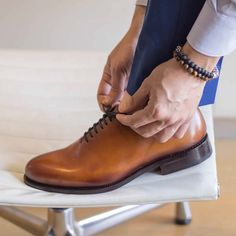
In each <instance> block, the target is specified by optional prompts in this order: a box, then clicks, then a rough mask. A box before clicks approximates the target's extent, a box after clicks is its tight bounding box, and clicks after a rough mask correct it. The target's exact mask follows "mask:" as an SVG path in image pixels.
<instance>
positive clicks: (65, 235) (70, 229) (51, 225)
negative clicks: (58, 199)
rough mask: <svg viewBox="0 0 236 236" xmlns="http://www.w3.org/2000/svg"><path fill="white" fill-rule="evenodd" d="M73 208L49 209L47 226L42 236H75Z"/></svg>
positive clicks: (76, 233)
mask: <svg viewBox="0 0 236 236" xmlns="http://www.w3.org/2000/svg"><path fill="white" fill-rule="evenodd" d="M76 235H79V234H78V232H77V229H76V227H75V219H74V209H73V208H49V209H48V225H47V229H46V232H45V234H44V236H76Z"/></svg>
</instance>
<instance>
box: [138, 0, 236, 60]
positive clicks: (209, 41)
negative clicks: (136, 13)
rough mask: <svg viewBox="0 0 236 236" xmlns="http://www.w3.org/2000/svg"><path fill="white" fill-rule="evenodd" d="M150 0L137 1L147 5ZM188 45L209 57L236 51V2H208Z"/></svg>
mask: <svg viewBox="0 0 236 236" xmlns="http://www.w3.org/2000/svg"><path fill="white" fill-rule="evenodd" d="M147 2H148V0H137V1H136V4H137V5H143V6H146V5H147ZM187 41H188V43H189V44H190V45H191V46H192V47H193V48H194V49H195V50H197V51H198V52H200V53H202V54H205V55H208V56H224V55H227V54H229V53H231V52H232V51H234V50H235V49H236V0H206V2H205V4H204V6H203V8H202V10H201V12H200V14H199V16H198V18H197V20H196V21H195V23H194V25H193V27H192V29H191V31H190V32H189V34H188V36H187Z"/></svg>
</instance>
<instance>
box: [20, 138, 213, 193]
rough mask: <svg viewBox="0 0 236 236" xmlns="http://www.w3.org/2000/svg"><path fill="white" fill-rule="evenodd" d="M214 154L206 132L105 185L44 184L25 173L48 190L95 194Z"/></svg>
mask: <svg viewBox="0 0 236 236" xmlns="http://www.w3.org/2000/svg"><path fill="white" fill-rule="evenodd" d="M211 154H212V148H211V144H210V141H209V138H208V135H207V134H206V135H205V137H204V138H203V139H202V140H201V141H200V142H199V143H197V144H196V145H194V146H192V147H190V148H188V149H186V150H184V151H181V152H177V153H174V154H171V155H168V156H164V157H162V158H161V159H160V158H159V159H158V160H156V161H153V162H151V163H149V164H146V165H145V166H143V167H141V168H139V169H137V170H136V171H135V172H133V173H131V174H130V175H128V176H126V177H125V178H123V179H121V180H119V181H117V182H114V183H111V184H107V185H103V186H94V187H61V186H54V185H47V184H42V183H39V182H36V181H33V180H31V179H30V178H28V177H27V176H26V175H24V182H25V184H27V185H29V186H31V187H33V188H37V189H41V190H44V191H48V192H57V193H67V194H95V193H103V192H108V191H111V190H114V189H117V188H119V187H121V186H123V185H125V184H127V183H128V182H130V181H131V180H133V179H135V178H137V177H138V176H140V175H142V174H144V173H145V172H151V171H158V172H159V173H160V174H161V175H167V174H170V173H173V172H176V171H179V170H183V169H186V168H189V167H192V166H195V165H197V164H200V163H201V162H203V161H205V160H206V159H207V158H209V157H210V156H211Z"/></svg>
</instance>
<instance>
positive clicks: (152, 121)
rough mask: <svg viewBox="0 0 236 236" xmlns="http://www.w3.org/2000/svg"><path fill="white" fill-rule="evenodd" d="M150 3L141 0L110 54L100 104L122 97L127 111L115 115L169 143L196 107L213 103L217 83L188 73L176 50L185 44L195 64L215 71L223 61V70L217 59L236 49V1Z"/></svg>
mask: <svg viewBox="0 0 236 236" xmlns="http://www.w3.org/2000/svg"><path fill="white" fill-rule="evenodd" d="M204 3H205V4H204ZM146 5H147V0H138V1H137V6H136V10H135V13H134V17H133V20H132V23H131V26H130V29H129V30H128V32H127V34H126V35H125V36H124V38H123V39H122V40H121V41H120V43H119V44H118V45H117V46H116V47H115V49H114V50H113V51H112V52H111V54H110V55H109V57H108V60H107V64H106V66H105V69H104V73H103V76H102V80H101V82H100V85H99V88H98V102H99V105H100V107H101V109H104V107H106V106H114V105H115V104H119V103H120V101H121V103H120V104H119V111H120V112H122V113H129V115H117V119H118V120H119V121H120V122H121V123H123V124H124V125H127V126H129V127H131V128H132V129H133V130H134V131H136V132H137V133H138V134H140V135H142V136H144V137H150V136H153V135H156V136H157V137H158V138H159V140H160V141H161V142H166V141H168V140H169V139H170V138H171V137H172V136H175V137H177V138H182V137H183V136H184V134H185V132H186V130H187V129H188V127H189V121H190V120H191V118H192V116H193V114H194V112H195V111H196V109H197V106H198V105H200V106H201V105H207V104H211V103H214V99H215V93H216V88H217V83H218V78H216V79H213V80H212V81H208V82H204V81H202V80H199V79H197V78H195V77H194V76H192V75H190V74H189V73H187V72H186V71H184V70H183V69H182V68H181V66H180V65H178V63H177V62H176V61H175V59H173V56H172V52H173V50H174V48H175V47H176V46H177V45H178V44H181V43H182V44H184V43H185V45H184V47H183V51H184V52H185V53H186V54H187V55H188V56H189V57H190V58H191V59H192V60H193V61H194V62H195V63H197V64H198V65H200V66H201V67H203V68H205V69H207V70H209V71H211V70H212V69H213V68H214V67H215V66H216V64H217V62H218V61H219V62H218V68H219V69H220V65H221V60H219V58H220V57H221V56H224V55H226V54H228V53H230V52H232V51H233V50H234V49H235V48H236V1H235V0H232V1H230V0H218V1H217V0H207V1H204V0H198V1H189V0H175V1H166V0H150V1H149V3H148V6H147V9H146ZM145 12H146V15H145ZM199 13H200V15H199ZM198 15H199V16H198ZM194 22H195V23H194ZM192 26H193V27H192ZM191 28H192V29H191ZM140 32H141V34H140ZM186 39H187V42H186ZM132 64H133V66H132ZM127 84H128V86H127ZM204 88H205V90H204ZM126 90H127V91H126ZM147 100H148V103H147V104H146V102H147Z"/></svg>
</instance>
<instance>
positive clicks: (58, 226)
mask: <svg viewBox="0 0 236 236" xmlns="http://www.w3.org/2000/svg"><path fill="white" fill-rule="evenodd" d="M163 205H164V204H147V205H128V206H124V207H119V208H116V209H113V210H110V211H107V212H104V213H101V214H97V215H95V216H92V217H89V218H87V219H82V220H80V221H78V222H76V221H75V219H74V208H49V209H48V220H47V221H45V220H42V219H40V218H38V217H36V216H33V215H31V214H29V213H26V212H24V211H22V210H19V209H17V208H15V207H7V206H6V207H4V206H2V207H0V216H1V217H3V218H4V219H6V220H8V221H10V222H12V223H14V224H16V225H17V226H19V227H21V228H23V229H25V230H26V231H28V232H30V233H32V234H33V235H39V236H90V235H94V234H96V233H99V232H101V231H103V230H105V229H108V228H111V227H113V226H115V225H118V224H120V223H122V222H124V221H127V220H130V219H132V218H134V217H136V216H138V215H141V214H143V213H145V212H148V211H150V210H153V209H155V208H159V207H161V206H163ZM190 221H191V212H190V208H189V205H188V203H187V202H183V203H181V202H180V203H177V206H176V223H178V224H188V223H190Z"/></svg>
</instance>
